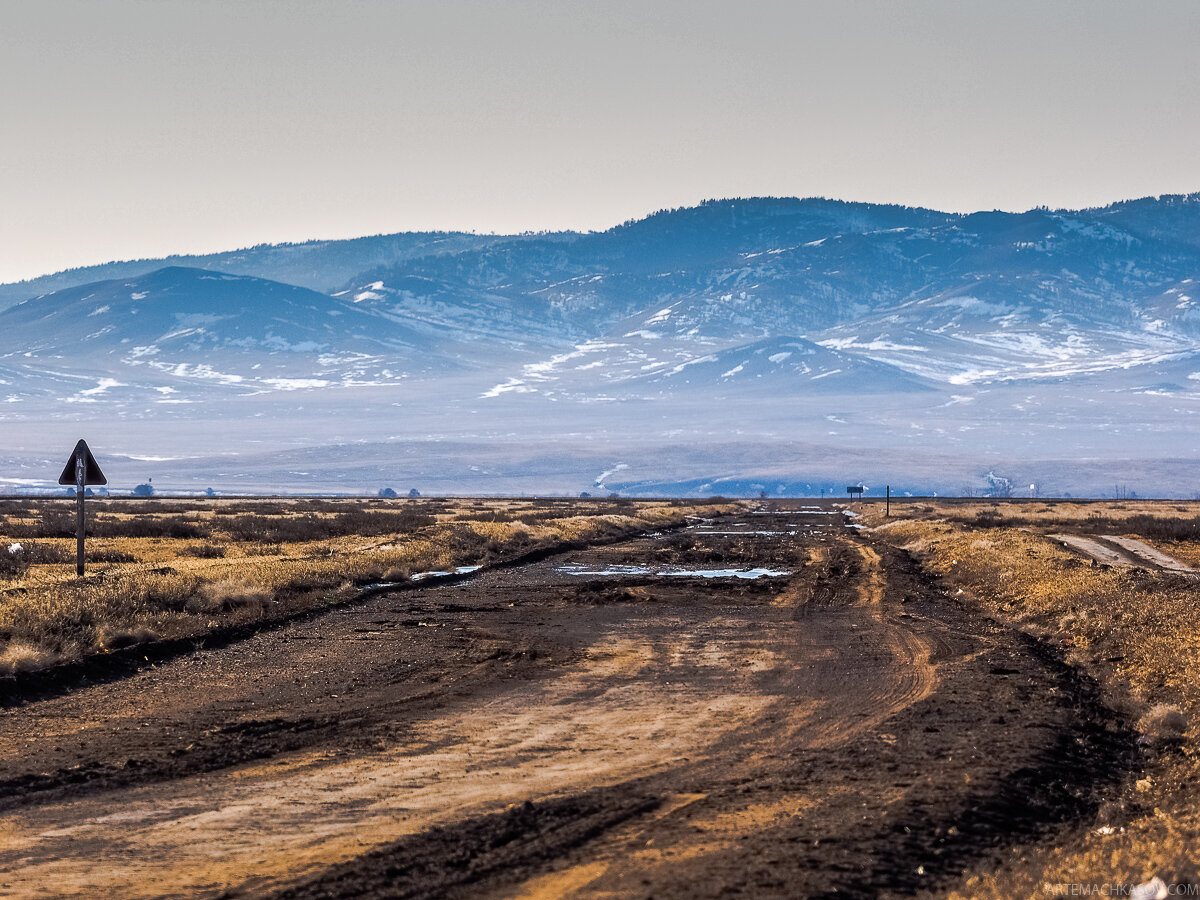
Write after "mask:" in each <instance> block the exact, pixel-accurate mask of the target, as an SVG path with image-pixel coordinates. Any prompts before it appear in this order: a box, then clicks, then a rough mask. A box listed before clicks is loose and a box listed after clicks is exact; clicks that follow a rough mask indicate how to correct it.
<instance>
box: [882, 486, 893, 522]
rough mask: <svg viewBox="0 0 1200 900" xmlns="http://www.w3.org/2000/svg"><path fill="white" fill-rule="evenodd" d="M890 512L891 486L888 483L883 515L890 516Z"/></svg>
mask: <svg viewBox="0 0 1200 900" xmlns="http://www.w3.org/2000/svg"><path fill="white" fill-rule="evenodd" d="M891 514H892V486H891V485H890V484H889V485H888V486H887V504H886V506H885V507H884V512H883V515H884V517H885V518H886V517H888V516H891Z"/></svg>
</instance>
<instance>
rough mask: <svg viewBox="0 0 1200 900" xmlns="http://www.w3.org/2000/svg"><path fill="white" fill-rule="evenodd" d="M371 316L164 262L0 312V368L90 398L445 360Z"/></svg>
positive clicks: (282, 287) (374, 377) (384, 375)
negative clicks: (139, 274) (134, 275)
mask: <svg viewBox="0 0 1200 900" xmlns="http://www.w3.org/2000/svg"><path fill="white" fill-rule="evenodd" d="M379 324H380V323H379V320H378V319H377V318H376V317H374V316H371V315H369V314H367V313H364V312H362V311H361V310H359V309H357V308H356V307H355V306H354V305H353V304H348V303H345V302H342V301H340V300H338V299H336V298H333V297H329V296H327V295H325V294H321V293H318V292H316V291H310V290H308V289H306V288H300V287H296V286H294V285H288V284H281V283H279V282H273V281H267V280H265V279H261V278H249V277H244V276H234V275H225V274H221V273H214V272H208V271H204V270H201V269H188V268H182V267H169V268H165V269H161V270H158V271H156V272H152V273H150V274H148V275H145V276H142V277H139V278H134V279H117V280H114V281H105V282H99V283H96V284H91V285H85V286H83V287H78V288H70V289H67V290H64V291H59V292H56V293H54V294H50V295H47V296H45V297H39V298H36V299H34V300H28V301H26V302H24V303H20V304H18V305H16V306H13V307H10V308H9V309H6V310H4V311H2V312H0V365H3V366H5V367H6V368H7V369H8V370H9V371H10V372H11V373H13V374H12V375H11V376H10V378H8V379H6V380H8V381H10V383H11V384H13V385H18V386H20V387H21V388H22V389H23V390H25V391H26V392H28V391H29V390H30V389H36V388H37V387H39V386H40V387H42V388H44V389H45V390H47V391H49V392H50V393H51V394H54V395H56V396H58V395H62V394H63V392H64V390H67V391H69V392H70V393H68V396H73V397H75V398H76V399H80V400H87V399H92V400H95V399H98V398H100V397H101V396H105V397H108V398H114V397H116V396H117V395H119V394H122V393H124V394H128V393H129V392H133V393H134V394H146V393H147V392H149V393H150V394H151V395H154V394H160V395H167V396H170V395H174V394H179V393H180V392H181V391H185V392H186V390H187V389H205V390H211V389H215V388H221V387H226V388H235V389H236V390H238V391H241V392H245V391H260V390H287V389H295V388H298V387H325V386H330V385H341V384H364V383H365V384H379V383H389V382H393V381H396V380H398V379H400V378H403V377H405V376H406V375H409V374H411V373H413V372H417V373H419V372H422V371H428V370H430V369H431V368H434V367H435V366H437V365H439V364H441V365H444V364H445V363H444V361H442V360H440V359H439V358H438V357H437V356H436V355H435V354H434V353H432V352H431V351H430V348H429V346H428V344H427V342H426V341H425V339H424V338H423V337H422V336H420V335H418V334H416V333H414V332H412V331H410V330H408V329H405V328H403V327H402V326H398V325H392V326H390V327H389V328H388V329H387V330H386V333H383V332H381V331H380V328H379ZM81 381H82V382H83V383H82V384H81V383H80V382H81ZM89 381H90V382H91V383H88V382H89ZM72 387H73V388H74V389H75V390H74V391H73V392H71V388H72Z"/></svg>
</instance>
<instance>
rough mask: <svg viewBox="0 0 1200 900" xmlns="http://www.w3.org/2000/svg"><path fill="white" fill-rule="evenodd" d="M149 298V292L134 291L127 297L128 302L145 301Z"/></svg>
mask: <svg viewBox="0 0 1200 900" xmlns="http://www.w3.org/2000/svg"><path fill="white" fill-rule="evenodd" d="M149 296H150V292H149V291H134V292H133V293H132V294H130V295H129V299H130V300H145V299H146V298H147V297H149Z"/></svg>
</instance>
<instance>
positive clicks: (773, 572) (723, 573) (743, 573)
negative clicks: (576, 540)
mask: <svg viewBox="0 0 1200 900" xmlns="http://www.w3.org/2000/svg"><path fill="white" fill-rule="evenodd" d="M556 571H558V572H561V573H563V574H564V575H662V576H667V577H676V578H778V577H780V576H783V575H791V574H792V573H791V572H785V571H782V570H778V569H677V568H674V567H672V566H667V567H664V568H655V567H653V566H607V567H605V568H603V569H589V568H587V567H585V566H559V567H558V568H557V569H556Z"/></svg>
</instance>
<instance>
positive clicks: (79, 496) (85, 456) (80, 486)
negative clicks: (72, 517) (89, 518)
mask: <svg viewBox="0 0 1200 900" xmlns="http://www.w3.org/2000/svg"><path fill="white" fill-rule="evenodd" d="M58 483H59V484H67V485H70V484H73V485H75V503H76V509H77V511H78V518H77V520H76V523H75V573H76V574H77V575H78V576H79V577H80V578H82V577H83V536H84V528H85V521H86V520H85V519H84V514H83V495H84V488H85V487H86V486H87V485H89V484H108V479H107V478H105V477H104V473H103V472H101V471H100V466H98V465H97V464H96V458H95V457H94V456H92V451H91V450H89V449H88V445H87V441H85V440H83V439H82V438H80V439H79V443H78V444H76V445H75V449H74V450H73V451H72V452H71V458H70V459H68V460H67V464H66V466H65V467H64V468H63V471H62V474H61V475H60V476H58Z"/></svg>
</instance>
